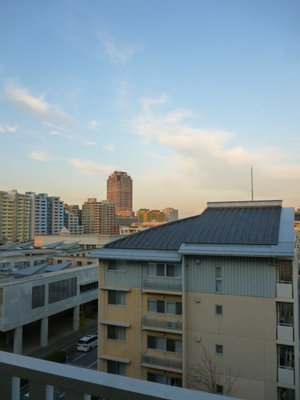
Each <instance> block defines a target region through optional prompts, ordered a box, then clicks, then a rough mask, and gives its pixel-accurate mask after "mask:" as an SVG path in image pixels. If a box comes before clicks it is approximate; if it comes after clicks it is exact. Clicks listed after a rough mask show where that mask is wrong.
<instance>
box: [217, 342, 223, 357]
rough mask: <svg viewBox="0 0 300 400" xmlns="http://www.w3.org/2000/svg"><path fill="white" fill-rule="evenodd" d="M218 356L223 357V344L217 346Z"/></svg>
mask: <svg viewBox="0 0 300 400" xmlns="http://www.w3.org/2000/svg"><path fill="white" fill-rule="evenodd" d="M216 354H217V355H218V356H222V355H223V346H222V345H221V344H216Z"/></svg>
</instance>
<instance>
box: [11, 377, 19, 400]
mask: <svg viewBox="0 0 300 400" xmlns="http://www.w3.org/2000/svg"><path fill="white" fill-rule="evenodd" d="M11 400H20V378H18V377H16V376H13V377H12V379H11Z"/></svg>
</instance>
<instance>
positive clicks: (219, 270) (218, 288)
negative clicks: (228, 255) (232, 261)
mask: <svg viewBox="0 0 300 400" xmlns="http://www.w3.org/2000/svg"><path fill="white" fill-rule="evenodd" d="M216 292H217V293H222V292H223V288H222V267H216Z"/></svg>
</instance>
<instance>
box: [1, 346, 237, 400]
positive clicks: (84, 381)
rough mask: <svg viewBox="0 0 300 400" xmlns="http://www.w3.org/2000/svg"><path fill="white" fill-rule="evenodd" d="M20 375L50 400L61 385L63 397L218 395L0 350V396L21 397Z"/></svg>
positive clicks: (146, 399) (147, 399)
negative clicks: (55, 389) (55, 388)
mask: <svg viewBox="0 0 300 400" xmlns="http://www.w3.org/2000/svg"><path fill="white" fill-rule="evenodd" d="M20 378H24V379H28V380H29V398H30V399H39V400H53V392H54V391H53V388H54V387H59V388H62V389H63V391H64V393H65V400H88V399H91V396H95V397H96V398H105V399H106V400H128V399H130V400H163V399H169V400H175V399H188V400H214V399H215V400H217V399H219V398H220V397H219V396H216V395H213V394H208V393H202V392H198V391H193V390H188V389H181V388H178V387H174V386H168V385H165V386H164V390H162V387H161V384H156V383H153V382H147V381H143V380H138V379H132V378H125V377H123V376H119V375H112V374H107V373H104V372H98V371H93V370H89V369H85V368H79V367H74V366H70V365H65V364H57V363H53V362H50V361H44V360H39V359H36V358H30V357H25V356H21V355H18V354H12V353H6V352H2V351H0V388H1V391H0V393H1V394H0V396H1V400H20V388H19V384H20ZM227 399H228V400H230V399H229V398H227ZM231 400H233V399H232V398H231Z"/></svg>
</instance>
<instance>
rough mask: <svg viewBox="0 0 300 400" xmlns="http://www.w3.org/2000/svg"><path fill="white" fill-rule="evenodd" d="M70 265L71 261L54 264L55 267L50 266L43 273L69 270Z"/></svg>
mask: <svg viewBox="0 0 300 400" xmlns="http://www.w3.org/2000/svg"><path fill="white" fill-rule="evenodd" d="M71 265H72V262H71V261H68V262H65V263H61V264H56V265H51V266H49V267H46V269H45V271H46V272H57V271H62V270H63V269H67V268H70V267H71Z"/></svg>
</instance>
